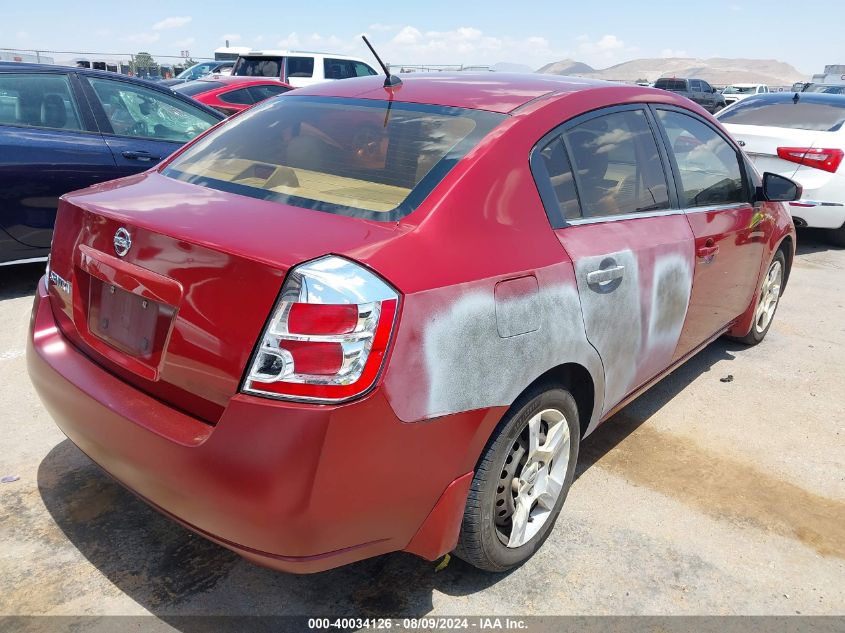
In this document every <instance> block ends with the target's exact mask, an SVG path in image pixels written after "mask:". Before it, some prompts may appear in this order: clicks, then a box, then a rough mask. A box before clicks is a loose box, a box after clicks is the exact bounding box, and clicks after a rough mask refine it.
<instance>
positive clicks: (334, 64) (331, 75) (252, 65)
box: [232, 50, 379, 88]
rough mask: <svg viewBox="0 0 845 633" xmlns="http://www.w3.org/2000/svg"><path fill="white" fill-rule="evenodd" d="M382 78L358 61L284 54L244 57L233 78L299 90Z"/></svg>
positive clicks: (253, 53)
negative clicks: (273, 80) (277, 83)
mask: <svg viewBox="0 0 845 633" xmlns="http://www.w3.org/2000/svg"><path fill="white" fill-rule="evenodd" d="M378 74H379V73H377V72H376V71H375V70H374V69H373V67H372V66H370V65H369V64H368V63H367V62H365V61H364V60H362V59H358V58H357V57H349V56H347V55H334V54H332V53H306V52H297V51H280V50H272V51H249V52H248V53H243V54H241V55H240V56H239V57H238V59H237V61H236V62H235V66H234V68H232V76H244V77H278V78H279V80H281V81H283V82H285V83H287V84H289V85H291V86H294V87H295V88H301V87H302V86H310V85H311V84H316V83H320V82H321V81H327V80H332V79H348V78H350V77H366V76H368V75H378Z"/></svg>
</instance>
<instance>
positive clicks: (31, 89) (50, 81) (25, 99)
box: [0, 73, 83, 130]
mask: <svg viewBox="0 0 845 633" xmlns="http://www.w3.org/2000/svg"><path fill="white" fill-rule="evenodd" d="M0 124H5V125H22V126H26V127H38V128H47V129H52V130H82V129H83V126H82V123H81V119H80V116H79V108H78V107H77V104H76V100H75V99H74V97H73V93H72V92H71V87H70V79H69V78H68V76H67V75H66V74H64V73H61V74H60V73H56V74H53V73H32V74H18V73H2V74H0Z"/></svg>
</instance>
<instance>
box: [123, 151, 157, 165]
mask: <svg viewBox="0 0 845 633" xmlns="http://www.w3.org/2000/svg"><path fill="white" fill-rule="evenodd" d="M123 157H124V158H128V159H129V160H140V161H142V162H145V163H148V162H151V161H154V160H155V161H158V160H161V156H153V155H152V154H150V153H149V152H145V151H143V150H137V151H131V150H130V151H126V152H123Z"/></svg>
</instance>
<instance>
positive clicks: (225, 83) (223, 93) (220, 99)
mask: <svg viewBox="0 0 845 633" xmlns="http://www.w3.org/2000/svg"><path fill="white" fill-rule="evenodd" d="M172 88H173V90H174V91H175V92H178V93H179V94H183V95H185V96H186V97H191V98H192V99H195V100H196V101H199V102H200V103H204V104H205V105H207V106H211V107H212V108H214V109H215V110H218V111H220V112H222V113H223V114H225V115H226V116H231V115H233V114H236V113H238V112H241V111H242V110H246V109H247V108H251V107H252V106H254V105H255V104H256V103H259V102H261V101H264V100H265V99H269V98H270V97H275V96H276V95H280V94H283V93H285V92H287V91H289V90H293V86H289V85H288V84H286V83H282V82H281V81H279V80H278V79H272V78H271V79H266V78H265V79H262V78H260V77H259V78H254V77H230V76H227V75H221V76H213V77H203V78H202V79H197V80H195V81H189V82H187V83H183V84H179V85H177V86H172Z"/></svg>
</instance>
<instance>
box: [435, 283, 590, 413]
mask: <svg viewBox="0 0 845 633" xmlns="http://www.w3.org/2000/svg"><path fill="white" fill-rule="evenodd" d="M492 290H493V289H492V288H490V289H488V290H486V291H484V290H477V291H474V292H471V293H469V294H466V295H464V296H463V297H461V298H460V299H458V300H457V301H455V302H454V303H452V304H451V305H450V306H449V307H448V308H447V309H446V310H445V311H443V312H441V313H439V314H438V315H437V316H436V318H435V319H433V320H432V321H431V323H430V324H429V325H428V327H426V329H425V334H424V339H423V354H424V358H425V367H426V373H427V374H428V379H429V391H428V402H427V404H426V407H425V408H426V412H427V414H428V415H429V416H433V415H444V414H447V413H454V412H458V411H469V410H472V409H479V408H482V407H489V406H496V405H507V404H511V403H512V402H513V401H514V400H515V399H516V398H517V396H518V395H519V394H520V393H521V392H522V391H523V390H524V389H525V388H526V387H527V386H528V385H529V384H530V383H531V382H532V381H533V380H534V379H536V378H537V377H539V376H540V375H542V374H543V373H544V372H546V371H548V370H549V369H551V368H552V367H555V366H557V365H559V364H560V363H563V362H580V363H582V364H584V365H585V366H587V367H588V368H592V366H593V365H594V363H593V362H591V360H592V357H591V356H590V355H589V352H588V351H587V348H589V344H588V343H587V341H586V339H585V337H584V323H583V321H582V317H581V310H580V306H579V302H578V293H577V291H576V289H575V288H574V287H572V286H569V285H558V286H550V287H544V288H542V289H541V290H540V291H539V292H538V294H537V295H536V296H534V297H531V296H528V297H521V298H514V299H509V300H507V303H508V304H510V303H511V302H513V303H515V304H516V305H508V308H507V309H508V310H509V311H511V313H513V314H518V313H523V312H524V311H526V310H528V309H531V310H535V311H536V314H537V319H538V328H537V329H536V330H535V331H533V332H529V333H526V334H522V335H520V336H512V337H509V338H502V337H501V336H499V332H498V328H497V323H496V305H495V300H494V296H493V292H492ZM591 373H592V372H591ZM594 375H595V374H594Z"/></svg>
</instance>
